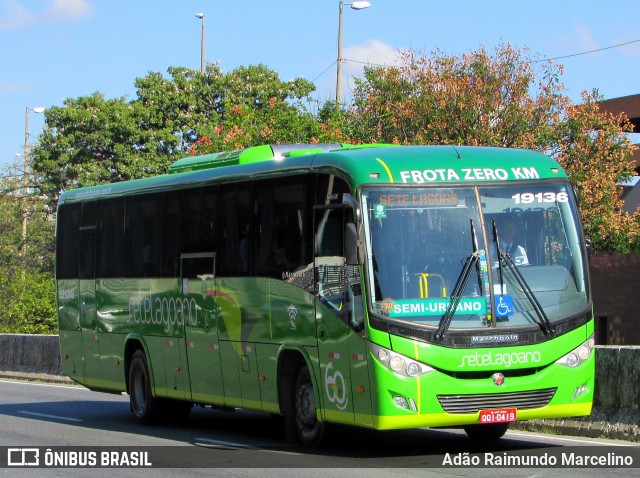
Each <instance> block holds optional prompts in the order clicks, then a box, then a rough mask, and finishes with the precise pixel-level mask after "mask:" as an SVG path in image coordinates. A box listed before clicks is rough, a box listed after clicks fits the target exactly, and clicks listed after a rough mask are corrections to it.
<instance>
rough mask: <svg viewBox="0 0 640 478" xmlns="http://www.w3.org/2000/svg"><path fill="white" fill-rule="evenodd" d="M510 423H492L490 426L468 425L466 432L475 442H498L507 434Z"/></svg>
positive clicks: (465, 428)
mask: <svg viewBox="0 0 640 478" xmlns="http://www.w3.org/2000/svg"><path fill="white" fill-rule="evenodd" d="M508 428H509V423H491V424H488V425H467V426H466V427H464V431H465V432H466V433H467V435H468V436H469V438H471V439H473V440H482V441H487V440H498V439H499V438H502V436H503V435H504V434H505V433H507V430H508Z"/></svg>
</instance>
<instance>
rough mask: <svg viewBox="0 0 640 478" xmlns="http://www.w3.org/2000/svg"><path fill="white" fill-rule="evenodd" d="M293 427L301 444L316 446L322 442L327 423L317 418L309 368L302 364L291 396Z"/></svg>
mask: <svg viewBox="0 0 640 478" xmlns="http://www.w3.org/2000/svg"><path fill="white" fill-rule="evenodd" d="M293 409H294V416H295V427H296V433H297V435H298V439H299V440H300V442H301V443H302V444H303V445H307V446H318V445H320V444H321V443H322V441H323V439H324V437H325V433H326V428H327V425H326V424H325V423H324V422H321V421H319V420H318V416H317V411H316V393H315V390H314V388H313V382H312V381H311V375H310V374H309V369H308V368H307V367H306V366H303V367H302V368H301V369H300V370H299V371H298V376H297V379H296V386H295V389H294V396H293Z"/></svg>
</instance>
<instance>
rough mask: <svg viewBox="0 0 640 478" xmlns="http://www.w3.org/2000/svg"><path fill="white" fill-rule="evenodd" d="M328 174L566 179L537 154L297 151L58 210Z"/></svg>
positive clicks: (177, 175) (182, 173)
mask: <svg viewBox="0 0 640 478" xmlns="http://www.w3.org/2000/svg"><path fill="white" fill-rule="evenodd" d="M302 172H329V173H335V174H339V175H342V176H345V177H346V178H347V179H348V180H349V182H350V183H351V184H352V185H353V186H354V187H358V186H361V185H364V184H382V183H384V184H394V185H395V184H439V183H443V184H447V183H464V182H486V181H494V182H495V181H497V182H500V181H518V180H532V179H548V178H566V177H567V176H566V173H565V172H564V171H563V169H562V168H561V167H560V166H559V165H558V164H557V163H556V162H555V161H554V160H553V159H551V158H550V157H548V156H546V155H544V154H542V153H538V152H535V151H529V150H523V149H509V148H493V147H475V146H474V147H472V146H394V145H380V144H371V145H357V146H354V145H347V144H342V145H341V144H320V145H315V144H305V145H301V144H296V145H280V146H270V145H263V146H256V147H253V148H247V149H244V150H235V151H230V152H225V153H215V154H208V155H203V156H194V157H188V158H183V159H181V160H178V161H176V162H175V163H174V164H173V165H172V166H171V167H170V168H169V172H168V173H167V174H164V175H160V176H155V177H150V178H145V179H137V180H133V181H125V182H121V183H113V184H104V185H99V186H92V187H86V188H79V189H73V190H69V191H66V192H64V193H63V194H62V195H61V196H60V202H61V203H64V202H75V201H81V200H87V199H93V198H98V197H109V196H124V195H129V194H141V193H149V192H154V191H163V190H172V189H178V188H189V187H196V186H203V185H206V184H209V183H213V182H235V181H241V180H246V179H253V178H259V177H274V176H276V175H278V174H289V173H302Z"/></svg>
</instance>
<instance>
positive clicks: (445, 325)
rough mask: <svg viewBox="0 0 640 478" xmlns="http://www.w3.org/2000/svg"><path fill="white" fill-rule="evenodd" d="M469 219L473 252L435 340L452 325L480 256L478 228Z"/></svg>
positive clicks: (459, 278)
mask: <svg viewBox="0 0 640 478" xmlns="http://www.w3.org/2000/svg"><path fill="white" fill-rule="evenodd" d="M469 221H471V245H472V247H473V253H472V254H471V255H469V256H467V259H466V260H465V262H464V266H463V267H462V271H461V272H460V275H459V276H458V280H457V281H456V285H455V286H454V288H453V291H452V292H451V297H450V299H449V305H448V306H447V310H445V312H444V315H443V316H442V318H441V319H440V323H439V324H438V330H437V332H436V335H435V337H434V338H435V340H438V341H440V340H442V339H443V338H444V335H445V333H446V332H447V329H448V328H449V325H451V320H452V319H453V316H454V315H455V313H456V309H457V308H458V304H460V299H462V294H463V293H464V291H465V289H466V287H467V282H469V277H470V276H471V271H472V270H473V268H474V267H475V266H476V265H477V264H478V260H479V258H480V252H478V238H477V236H476V228H475V227H474V225H473V219H469Z"/></svg>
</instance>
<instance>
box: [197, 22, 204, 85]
mask: <svg viewBox="0 0 640 478" xmlns="http://www.w3.org/2000/svg"><path fill="white" fill-rule="evenodd" d="M196 18H199V19H200V20H202V33H201V35H200V73H202V74H203V75H204V13H196Z"/></svg>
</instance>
